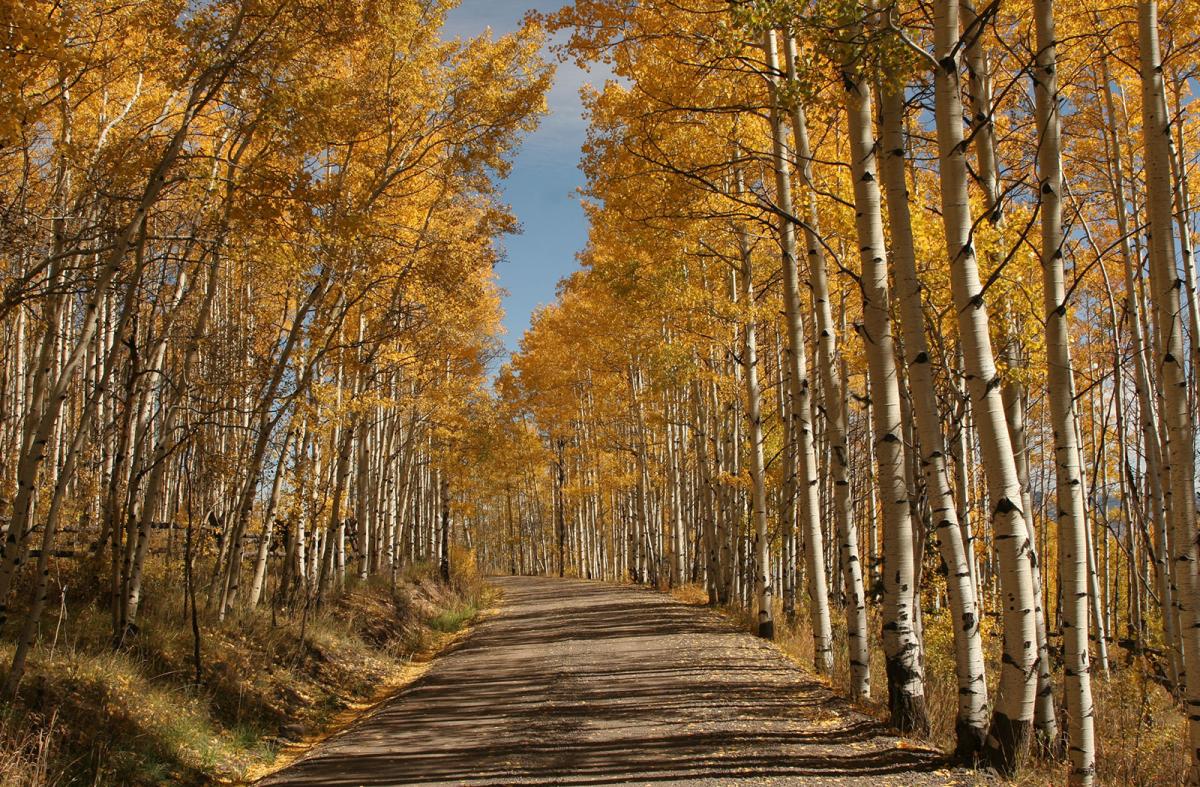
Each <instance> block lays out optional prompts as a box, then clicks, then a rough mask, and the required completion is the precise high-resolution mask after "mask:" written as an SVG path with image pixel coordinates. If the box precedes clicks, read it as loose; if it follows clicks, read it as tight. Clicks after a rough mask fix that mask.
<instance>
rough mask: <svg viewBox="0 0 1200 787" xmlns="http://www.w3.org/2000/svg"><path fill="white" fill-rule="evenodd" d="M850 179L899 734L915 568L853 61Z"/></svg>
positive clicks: (917, 705)
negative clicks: (873, 430)
mask: <svg viewBox="0 0 1200 787" xmlns="http://www.w3.org/2000/svg"><path fill="white" fill-rule="evenodd" d="M842 82H843V85H844V87H845V96H844V101H845V107H846V118H847V130H848V133H849V139H850V158H851V168H850V178H851V180H852V181H853V184H854V210H855V222H854V224H855V230H856V232H857V237H858V248H859V261H860V264H861V276H860V281H861V290H862V301H863V325H862V330H861V335H862V339H863V346H864V349H865V350H866V356H867V367H868V369H867V370H868V380H869V386H870V400H871V409H872V417H873V423H874V428H875V438H874V439H875V461H876V466H877V468H878V478H879V482H878V483H879V497H880V505H881V507H882V508H883V541H884V558H883V559H884V571H883V652H884V658H885V660H886V669H887V677H888V707H889V710H890V713H891V723H892V725H893V726H895V727H896V728H897V729H899V730H901V731H903V732H909V731H918V732H923V731H925V730H928V729H929V718H928V716H927V714H926V710H925V676H924V674H923V670H922V667H921V662H920V659H919V654H920V650H921V645H920V642H919V641H918V639H917V633H916V631H915V629H914V628H913V599H914V595H915V592H916V585H915V578H916V570H915V566H914V564H913V531H912V519H911V517H910V513H909V504H908V497H909V490H908V488H907V486H906V485H905V482H904V462H905V460H904V442H903V436H902V434H901V430H902V424H901V422H900V385H899V380H898V379H897V374H896V355H895V347H894V344H893V338H892V325H891V317H890V314H889V311H890V307H889V297H890V296H889V293H888V274H887V250H886V248H885V246H884V237H883V211H882V205H881V198H880V192H879V177H878V167H877V161H876V151H877V146H876V143H875V138H874V134H873V131H872V117H871V115H872V111H873V110H872V104H873V100H872V90H871V85H870V83H869V82H868V80H867V79H866V77H865V75H863V74H862V73H859V72H858V71H857V69H856V67H855V66H853V65H852V66H849V67H848V68H847V69H846V70H845V71H844V72H843V74H842Z"/></svg>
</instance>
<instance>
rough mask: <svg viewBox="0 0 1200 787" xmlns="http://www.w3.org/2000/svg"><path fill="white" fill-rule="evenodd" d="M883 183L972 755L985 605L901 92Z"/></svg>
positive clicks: (890, 94)
mask: <svg viewBox="0 0 1200 787" xmlns="http://www.w3.org/2000/svg"><path fill="white" fill-rule="evenodd" d="M879 114H880V117H881V119H882V122H881V129H880V130H881V138H880V145H881V147H882V149H883V161H882V165H881V169H882V170H883V182H884V186H885V188H886V191H887V209H888V217H889V219H890V226H891V231H892V232H891V235H892V248H891V258H892V264H893V266H894V267H895V271H896V289H897V293H898V295H899V299H900V326H901V332H902V336H903V339H904V353H905V356H906V358H905V361H906V363H905V366H906V368H907V371H908V383H909V388H910V390H911V395H912V410H913V414H914V415H915V420H916V425H917V434H918V440H919V444H920V449H921V450H920V465H921V470H922V473H923V475H924V478H925V489H926V494H927V495H928V496H929V505H930V508H931V509H932V514H933V518H934V527H935V537H936V538H937V541H938V546H939V548H940V550H941V555H942V562H943V564H944V565H945V567H946V593H947V596H948V597H949V601H950V612H951V615H952V617H953V620H954V621H955V625H954V627H953V628H954V648H955V671H956V675H957V677H958V715H957V718H956V720H955V733H956V735H957V745H956V747H955V754H956V755H957V756H959V757H961V758H964V759H970V758H971V757H972V756H974V755H975V754H976V753H977V752H979V751H980V750H981V749H982V747H983V739H984V737H985V735H986V734H987V722H988V719H987V708H988V694H987V680H986V676H985V674H984V664H983V644H982V642H981V639H980V635H979V621H980V614H979V607H978V604H977V601H976V598H975V588H974V586H973V584H972V582H971V570H970V567H969V563H968V558H967V553H966V549H965V548H964V546H963V542H962V532H961V530H960V529H959V523H958V511H957V508H956V503H955V500H954V493H953V491H952V490H951V487H950V477H949V471H948V469H947V467H946V450H945V442H944V440H943V438H942V428H941V420H940V417H939V413H938V405H937V397H936V393H935V391H934V384H933V368H932V358H931V356H930V351H929V345H928V342H927V341H926V339H925V316H924V308H923V306H922V302H921V283H920V278H919V276H918V273H917V266H916V254H915V251H914V249H913V239H912V226H911V221H912V220H911V217H910V215H909V210H908V200H909V194H908V187H907V185H906V183H905V177H906V175H905V165H904V162H905V147H906V146H905V140H904V132H903V122H904V99H903V97H902V96H901V95H900V93H899V92H898V91H896V90H884V92H883V94H882V95H881V97H880V113H879Z"/></svg>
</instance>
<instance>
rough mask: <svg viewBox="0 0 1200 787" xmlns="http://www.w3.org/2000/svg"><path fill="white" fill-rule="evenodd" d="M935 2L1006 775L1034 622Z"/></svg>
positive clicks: (949, 203) (949, 238) (1025, 736)
mask: <svg viewBox="0 0 1200 787" xmlns="http://www.w3.org/2000/svg"><path fill="white" fill-rule="evenodd" d="M939 8H940V9H941V12H942V13H941V16H940V17H939V19H938V24H937V25H936V28H935V52H934V58H935V60H936V61H937V63H938V68H937V69H936V71H935V80H934V89H935V116H936V122H937V138H938V154H939V158H940V167H939V176H940V186H941V202H942V220H943V224H944V225H945V230H946V245H947V252H948V258H949V261H950V274H951V289H952V290H953V294H954V305H955V312H956V315H957V318H958V328H959V336H960V339H961V341H962V347H963V360H964V366H965V372H966V376H967V385H968V387H969V389H970V391H971V400H972V401H971V404H972V411H973V413H974V415H975V423H976V427H977V429H978V431H979V442H980V445H981V448H982V451H983V466H984V473H985V475H986V476H987V486H988V497H989V503H990V505H991V508H992V516H991V520H992V532H993V534H994V537H995V543H996V551H997V552H998V556H999V564H1000V582H1001V587H1002V590H1003V594H1004V597H1005V603H1004V605H1003V609H1004V616H1003V619H1004V658H1003V660H1002V666H1001V671H1000V686H999V690H998V692H997V697H996V707H995V711H994V713H993V716H992V723H991V726H990V729H989V732H988V738H987V741H986V742H985V753H986V754H987V756H988V758H989V759H990V760H991V762H992V764H993V765H994V766H995V767H996V768H997V770H999V771H1000V772H1001V773H1002V774H1006V775H1008V774H1013V773H1015V772H1016V771H1017V768H1018V766H1019V763H1020V760H1021V756H1022V753H1023V752H1024V750H1025V748H1026V746H1027V745H1028V740H1029V732H1030V729H1031V725H1032V722H1033V715H1034V696H1035V693H1036V691H1037V644H1036V643H1037V627H1036V621H1035V620H1034V618H1035V617H1036V616H1035V614H1034V594H1033V577H1032V573H1031V567H1030V539H1029V531H1028V530H1027V528H1026V525H1025V516H1026V514H1025V512H1023V511H1022V510H1021V505H1022V503H1021V488H1020V482H1019V480H1018V478H1017V472H1016V466H1015V463H1014V460H1013V453H1012V444H1011V442H1010V441H1009V438H1008V425H1007V423H1006V422H1005V417H1004V407H1003V402H1002V401H1001V396H1000V390H999V386H998V382H999V381H998V380H997V376H996V366H995V361H994V358H993V355H992V344H991V337H990V336H989V334H988V316H987V310H986V308H985V306H984V301H983V292H982V286H981V284H980V281H979V267H978V263H977V261H976V258H975V249H974V246H973V245H972V243H971V225H972V222H971V209H970V203H969V201H968V197H967V166H966V160H965V158H964V154H963V144H962V142H963V124H962V98H961V95H960V94H959V73H958V62H957V58H956V54H957V53H956V50H957V47H958V44H959V35H958V13H957V5H956V4H955V3H953V2H946V3H944V4H941V5H939Z"/></svg>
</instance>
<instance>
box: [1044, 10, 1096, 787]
mask: <svg viewBox="0 0 1200 787" xmlns="http://www.w3.org/2000/svg"><path fill="white" fill-rule="evenodd" d="M1033 15H1034V23H1035V26H1036V28H1037V38H1036V40H1037V46H1036V51H1037V58H1036V63H1035V67H1034V70H1033V87H1034V96H1035V99H1036V112H1037V126H1038V132H1039V133H1038V162H1037V163H1038V194H1039V199H1040V201H1041V210H1040V214H1041V222H1042V228H1041V229H1042V248H1041V255H1042V282H1043V284H1042V292H1043V308H1044V311H1045V316H1046V388H1047V396H1048V398H1049V400H1050V421H1051V424H1050V425H1051V429H1052V431H1053V434H1054V456H1055V462H1054V467H1055V500H1056V504H1055V508H1056V511H1057V514H1058V561H1059V562H1058V564H1059V582H1060V584H1061V588H1062V595H1061V603H1062V636H1063V682H1064V684H1065V687H1064V693H1065V694H1066V701H1067V722H1066V727H1067V735H1068V744H1067V753H1068V756H1069V757H1070V761H1071V768H1070V771H1069V772H1068V781H1069V783H1071V784H1079V785H1090V784H1092V782H1093V780H1094V778H1095V775H1096V740H1095V733H1094V721H1095V708H1094V707H1093V705H1092V686H1091V667H1090V666H1089V664H1088V587H1087V576H1088V575H1087V571H1088V561H1087V556H1088V554H1089V552H1090V550H1089V549H1088V543H1087V533H1088V523H1087V517H1086V516H1085V515H1084V499H1083V479H1082V475H1081V467H1080V463H1079V459H1080V447H1079V445H1078V442H1077V430H1076V424H1075V399H1074V383H1073V379H1072V378H1073V375H1074V372H1073V369H1072V367H1071V333H1070V328H1069V325H1068V322H1067V320H1068V311H1067V308H1068V304H1067V288H1066V274H1065V272H1064V265H1063V252H1064V242H1065V237H1064V235H1063V225H1062V197H1063V176H1062V160H1061V159H1062V141H1061V132H1060V130H1059V111H1060V110H1059V107H1060V103H1059V102H1060V98H1059V93H1058V62H1057V51H1056V48H1057V40H1056V38H1055V20H1054V0H1034V2H1033Z"/></svg>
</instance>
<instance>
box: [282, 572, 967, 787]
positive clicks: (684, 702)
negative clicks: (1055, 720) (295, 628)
mask: <svg viewBox="0 0 1200 787" xmlns="http://www.w3.org/2000/svg"><path fill="white" fill-rule="evenodd" d="M496 584H497V585H498V586H499V587H500V588H501V589H502V590H503V593H504V598H503V603H502V606H501V609H500V610H499V612H498V613H497V614H496V615H494V616H492V617H490V618H488V619H486V620H484V621H483V622H482V623H480V624H479V627H478V629H477V630H476V631H475V632H474V633H473V634H472V635H471V636H470V637H469V639H467V640H466V642H465V643H464V644H463V645H462V646H461V647H460V648H458V649H457V650H455V651H454V652H452V653H450V654H448V655H445V656H443V657H442V658H440V659H438V661H437V662H436V663H435V664H434V665H433V668H432V669H431V670H430V671H429V672H428V673H427V674H426V675H425V676H423V677H422V678H421V679H419V680H418V681H417V682H416V683H414V684H413V685H412V686H409V687H408V688H407V689H405V690H403V691H402V692H400V693H399V694H398V695H397V696H396V697H395V698H394V699H392V700H389V701H387V702H385V703H383V704H382V705H380V706H379V707H378V708H377V709H376V710H375V711H373V712H372V713H370V714H369V715H367V716H366V717H365V718H363V719H360V720H359V721H358V722H356V723H355V724H353V725H352V726H351V727H350V728H348V729H347V730H345V731H344V732H342V733H341V734H339V735H336V736H334V737H333V738H330V739H329V740H327V741H325V742H324V743H323V744H321V745H320V746H318V747H317V748H315V749H314V750H312V751H311V752H309V753H308V754H307V755H306V756H305V757H303V758H301V759H300V760H298V761H296V762H295V763H293V764H292V765H291V766H289V767H287V768H286V769H284V770H282V771H280V772H278V773H276V774H274V775H273V776H271V777H269V778H267V779H266V780H264V781H263V782H261V784H264V785H385V784H387V785H391V784H455V785H458V784H472V785H474V784H492V785H501V784H565V785H599V784H655V785H659V784H699V785H723V784H730V783H740V784H771V785H782V784H867V785H871V786H872V787H874V786H875V785H885V784H888V785H890V784H896V785H925V784H970V783H972V782H973V781H974V779H973V778H972V777H971V775H970V774H965V773H964V772H962V771H951V770H943V769H942V768H943V767H944V766H943V763H942V760H941V758H940V757H939V756H938V754H937V753H936V752H932V751H929V750H926V749H923V748H921V747H920V746H917V745H916V744H914V743H912V742H905V743H903V744H902V742H901V740H900V739H898V738H896V737H894V736H891V735H888V734H887V731H886V729H884V728H883V727H882V726H881V725H880V724H879V723H878V722H876V721H874V720H873V719H870V718H869V717H867V716H864V715H862V714H860V713H856V712H855V711H854V710H853V709H852V708H851V707H850V706H849V705H848V704H847V703H845V702H843V701H841V700H839V699H837V698H836V697H835V696H834V695H833V694H832V693H831V692H830V691H829V690H828V689H826V688H825V687H824V686H822V685H821V684H820V683H818V682H816V681H815V680H813V679H812V677H811V676H809V675H808V674H806V673H805V672H804V671H803V670H801V669H799V668H797V667H796V666H795V665H794V664H792V663H791V662H789V661H788V660H787V659H785V658H784V657H783V656H782V655H780V653H779V652H778V651H777V650H775V649H774V648H773V647H771V646H770V645H768V644H766V643H765V642H762V641H761V640H758V639H756V638H754V637H752V636H750V635H748V634H745V633H741V632H738V631H735V630H733V629H732V627H731V625H730V623H729V622H728V621H726V620H725V619H723V618H722V617H721V616H720V615H718V614H716V613H715V612H712V611H710V610H707V609H703V608H698V607H694V606H688V605H686V604H682V603H679V602H677V601H675V600H673V599H672V598H670V597H669V596H666V595H665V594H662V593H656V592H653V591H649V590H641V589H636V588H631V587H622V586H614V585H607V584H601V583H596V582H583V581H577V580H562V579H546V578H532V577H512V578H502V579H497V580H496Z"/></svg>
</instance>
